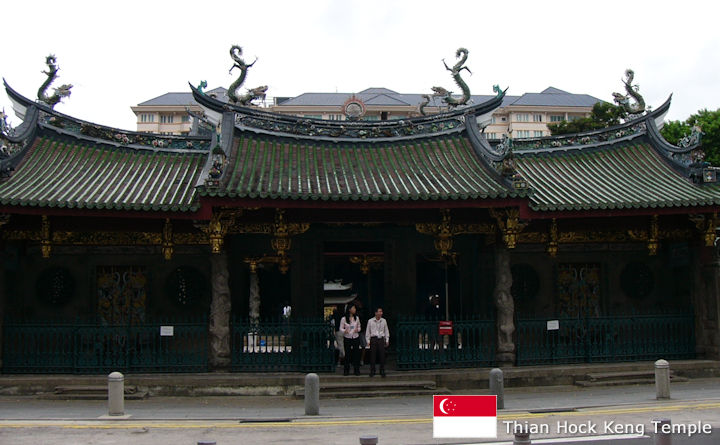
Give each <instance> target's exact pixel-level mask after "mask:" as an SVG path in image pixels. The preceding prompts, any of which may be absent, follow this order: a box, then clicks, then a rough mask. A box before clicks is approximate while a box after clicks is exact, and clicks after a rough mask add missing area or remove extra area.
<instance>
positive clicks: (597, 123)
mask: <svg viewBox="0 0 720 445" xmlns="http://www.w3.org/2000/svg"><path fill="white" fill-rule="evenodd" d="M626 116H627V112H625V110H623V109H622V108H620V107H618V106H617V105H613V104H611V103H609V102H598V103H596V104H595V105H594V106H593V109H592V112H591V114H590V117H584V118H582V119H576V120H574V121H569V122H568V121H563V122H558V123H556V124H548V128H549V129H550V134H552V135H553V136H557V135H560V134H572V133H583V132H585V131H592V130H599V129H601V128H607V127H612V126H613V125H618V124H619V123H620V122H621V121H622V119H624V118H625V117H626Z"/></svg>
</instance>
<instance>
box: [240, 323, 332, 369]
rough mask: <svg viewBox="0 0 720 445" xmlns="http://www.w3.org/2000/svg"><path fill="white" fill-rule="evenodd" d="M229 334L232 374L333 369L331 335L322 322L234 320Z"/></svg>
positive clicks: (327, 324) (329, 328)
mask: <svg viewBox="0 0 720 445" xmlns="http://www.w3.org/2000/svg"><path fill="white" fill-rule="evenodd" d="M231 332H232V335H231V342H232V344H231V347H232V358H231V369H232V370H233V371H301V372H308V371H316V372H330V371H334V370H335V350H334V344H333V342H334V340H335V336H334V335H333V329H332V327H331V326H330V323H329V322H327V321H325V320H322V319H290V320H283V319H279V320H263V321H260V322H259V323H253V322H252V321H251V320H248V319H242V320H240V319H236V320H234V321H233V323H232V329H231Z"/></svg>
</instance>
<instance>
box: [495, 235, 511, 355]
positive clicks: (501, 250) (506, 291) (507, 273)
mask: <svg viewBox="0 0 720 445" xmlns="http://www.w3.org/2000/svg"><path fill="white" fill-rule="evenodd" d="M511 288H512V272H511V270H510V251H509V249H508V247H507V246H505V245H504V244H503V243H500V242H499V243H497V244H496V247H495V291H494V293H493V297H494V299H495V307H496V308H497V353H496V355H495V360H496V361H497V365H498V366H514V365H515V342H514V340H513V335H514V334H515V321H514V317H515V302H514V301H513V296H512V293H511V292H510V289H511Z"/></svg>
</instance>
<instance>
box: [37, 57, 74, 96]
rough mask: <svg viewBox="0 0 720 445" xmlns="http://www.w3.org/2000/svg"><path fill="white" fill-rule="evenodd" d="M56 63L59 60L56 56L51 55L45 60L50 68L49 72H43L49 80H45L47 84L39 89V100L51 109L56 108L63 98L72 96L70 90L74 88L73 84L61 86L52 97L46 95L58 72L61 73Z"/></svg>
mask: <svg viewBox="0 0 720 445" xmlns="http://www.w3.org/2000/svg"><path fill="white" fill-rule="evenodd" d="M56 62H57V58H56V57H55V55H54V54H50V55H49V56H47V57H46V58H45V63H46V64H47V66H48V70H47V71H43V73H44V74H46V75H47V76H48V78H47V80H45V82H43V84H42V85H40V88H39V89H38V100H39V101H41V102H45V103H46V104H48V106H49V107H50V108H54V107H55V105H57V104H58V102H60V101H61V100H62V98H63V97H68V96H70V89H71V88H72V87H73V86H72V84H64V85H60V86H59V87H58V88H55V93H53V95H52V96H48V95H47V94H46V91H47V89H48V88H49V87H50V84H51V83H53V82H54V81H55V79H57V77H58V75H57V72H58V71H60V67H59V66H57V64H56Z"/></svg>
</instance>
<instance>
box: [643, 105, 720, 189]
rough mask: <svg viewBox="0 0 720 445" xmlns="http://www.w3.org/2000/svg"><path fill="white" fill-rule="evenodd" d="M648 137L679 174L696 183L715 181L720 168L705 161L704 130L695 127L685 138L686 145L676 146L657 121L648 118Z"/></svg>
mask: <svg viewBox="0 0 720 445" xmlns="http://www.w3.org/2000/svg"><path fill="white" fill-rule="evenodd" d="M647 126H648V129H647V133H648V138H649V139H650V141H651V142H652V143H651V145H652V147H653V149H654V150H655V152H657V153H658V154H659V155H660V157H661V158H662V159H663V161H665V163H666V164H668V165H669V166H670V168H672V169H673V170H675V171H676V172H678V173H679V174H681V175H683V176H685V177H687V178H689V179H690V180H691V181H692V182H693V183H694V184H704V183H715V182H717V176H718V172H719V171H720V169H718V168H717V167H711V166H710V164H709V163H708V162H705V152H704V151H703V150H702V149H701V145H702V144H701V142H700V139H701V135H702V131H701V130H700V129H699V128H693V131H692V133H691V134H690V136H688V137H686V138H684V139H685V142H686V145H684V146H676V145H673V144H671V143H669V142H668V141H666V140H665V138H664V137H663V136H662V134H661V133H660V129H659V128H658V127H657V121H652V120H650V119H648V125H647Z"/></svg>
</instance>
